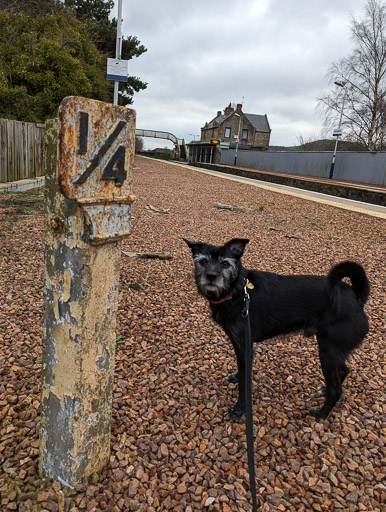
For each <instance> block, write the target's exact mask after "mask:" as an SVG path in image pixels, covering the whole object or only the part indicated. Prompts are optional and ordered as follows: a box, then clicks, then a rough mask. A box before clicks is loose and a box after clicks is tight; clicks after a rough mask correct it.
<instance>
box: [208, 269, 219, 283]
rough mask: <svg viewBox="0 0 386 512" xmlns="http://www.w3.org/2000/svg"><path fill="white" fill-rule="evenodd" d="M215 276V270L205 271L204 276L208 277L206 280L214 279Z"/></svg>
mask: <svg viewBox="0 0 386 512" xmlns="http://www.w3.org/2000/svg"><path fill="white" fill-rule="evenodd" d="M216 277H217V272H213V271H211V272H207V273H206V278H207V279H208V281H214V280H215V279H216Z"/></svg>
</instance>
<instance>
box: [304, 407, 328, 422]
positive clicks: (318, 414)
mask: <svg viewBox="0 0 386 512" xmlns="http://www.w3.org/2000/svg"><path fill="white" fill-rule="evenodd" d="M308 412H309V414H310V415H311V416H313V417H314V418H315V419H316V421H319V420H325V419H326V418H327V416H328V415H326V414H323V413H322V412H321V411H320V410H319V409H308Z"/></svg>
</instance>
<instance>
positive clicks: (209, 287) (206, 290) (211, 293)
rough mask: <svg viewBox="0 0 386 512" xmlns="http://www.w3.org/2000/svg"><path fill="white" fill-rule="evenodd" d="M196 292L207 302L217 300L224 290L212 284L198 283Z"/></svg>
mask: <svg viewBox="0 0 386 512" xmlns="http://www.w3.org/2000/svg"><path fill="white" fill-rule="evenodd" d="M198 290H199V291H200V293H201V294H202V295H203V296H204V297H205V298H207V299H209V300H217V299H219V298H220V297H221V295H223V294H224V289H223V288H221V287H219V286H217V285H216V284H213V283H200V284H199V285H198Z"/></svg>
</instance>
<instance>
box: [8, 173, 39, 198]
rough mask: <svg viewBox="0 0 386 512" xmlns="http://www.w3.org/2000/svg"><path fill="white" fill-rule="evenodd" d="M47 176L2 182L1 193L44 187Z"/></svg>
mask: <svg viewBox="0 0 386 512" xmlns="http://www.w3.org/2000/svg"><path fill="white" fill-rule="evenodd" d="M44 182H45V178H44V176H41V177H39V178H30V179H27V180H19V181H11V182H10V183H0V194H1V193H2V192H26V191H28V190H35V189H37V188H42V187H44Z"/></svg>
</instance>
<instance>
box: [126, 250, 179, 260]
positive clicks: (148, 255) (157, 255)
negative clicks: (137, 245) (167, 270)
mask: <svg viewBox="0 0 386 512" xmlns="http://www.w3.org/2000/svg"><path fill="white" fill-rule="evenodd" d="M122 252H123V254H124V255H125V256H128V257H129V258H143V259H159V260H171V259H172V258H173V256H172V255H171V254H170V252H164V251H161V252H126V251H122Z"/></svg>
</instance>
